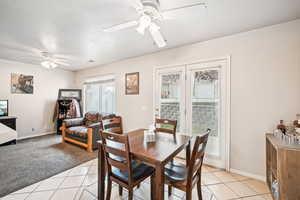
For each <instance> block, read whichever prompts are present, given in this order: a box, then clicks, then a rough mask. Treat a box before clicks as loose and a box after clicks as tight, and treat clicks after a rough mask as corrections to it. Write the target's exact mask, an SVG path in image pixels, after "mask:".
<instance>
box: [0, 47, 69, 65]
mask: <svg viewBox="0 0 300 200" xmlns="http://www.w3.org/2000/svg"><path fill="white" fill-rule="evenodd" d="M0 47H1V48H5V49H8V50H10V51H12V52H19V53H21V54H22V55H19V56H18V57H19V58H25V59H30V61H32V63H33V64H40V65H41V66H43V67H45V68H47V69H54V68H56V67H59V66H70V64H69V63H68V60H74V57H73V56H68V55H62V54H53V53H50V52H48V51H42V50H41V49H37V48H34V47H30V46H25V45H22V44H16V43H14V42H11V43H10V44H3V43H0Z"/></svg>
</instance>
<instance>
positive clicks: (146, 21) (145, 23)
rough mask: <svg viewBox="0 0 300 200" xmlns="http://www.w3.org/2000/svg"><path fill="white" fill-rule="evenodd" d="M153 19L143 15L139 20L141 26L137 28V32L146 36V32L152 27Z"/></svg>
mask: <svg viewBox="0 0 300 200" xmlns="http://www.w3.org/2000/svg"><path fill="white" fill-rule="evenodd" d="M151 21H152V20H151V17H150V16H148V15H143V16H142V17H141V18H140V20H139V26H138V27H137V28H136V31H137V32H139V33H140V34H141V35H144V34H145V30H146V29H147V28H148V27H149V26H150V25H151Z"/></svg>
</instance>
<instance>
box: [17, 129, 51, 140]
mask: <svg viewBox="0 0 300 200" xmlns="http://www.w3.org/2000/svg"><path fill="white" fill-rule="evenodd" d="M54 133H55V131H49V132H44V133H41V134H36V135H29V136H25V137H18V139H17V141H18V140H24V139H29V138H35V137H39V136H44V135H50V134H54Z"/></svg>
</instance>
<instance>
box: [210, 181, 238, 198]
mask: <svg viewBox="0 0 300 200" xmlns="http://www.w3.org/2000/svg"><path fill="white" fill-rule="evenodd" d="M207 187H208V189H209V190H210V191H212V192H213V194H214V196H215V197H216V198H217V199H220V200H227V199H233V198H238V196H237V195H236V194H235V193H234V192H233V191H231V190H230V189H229V187H227V186H226V185H224V184H216V185H209V186H207Z"/></svg>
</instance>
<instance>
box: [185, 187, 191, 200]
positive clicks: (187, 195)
mask: <svg viewBox="0 0 300 200" xmlns="http://www.w3.org/2000/svg"><path fill="white" fill-rule="evenodd" d="M185 199H186V200H192V189H190V190H187V191H186V197H185Z"/></svg>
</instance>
